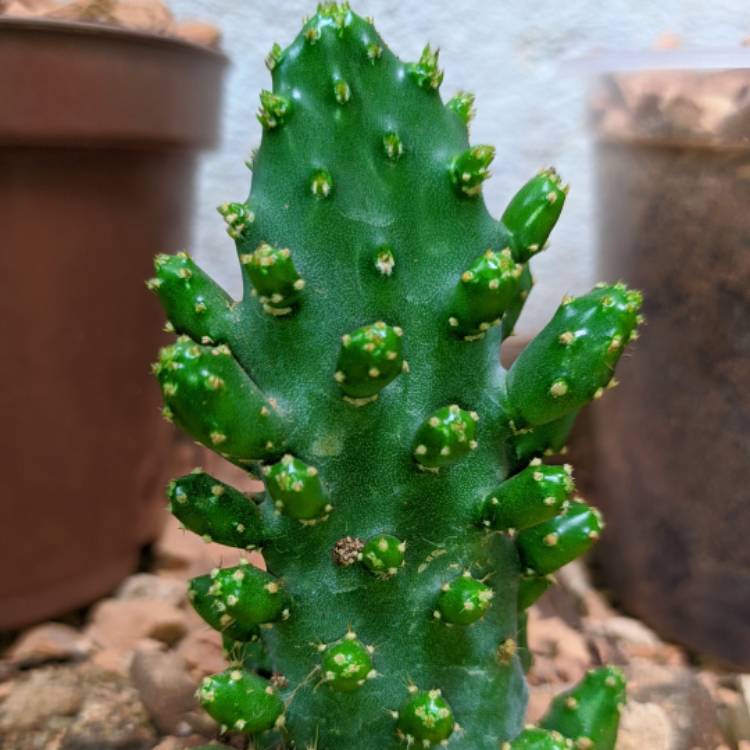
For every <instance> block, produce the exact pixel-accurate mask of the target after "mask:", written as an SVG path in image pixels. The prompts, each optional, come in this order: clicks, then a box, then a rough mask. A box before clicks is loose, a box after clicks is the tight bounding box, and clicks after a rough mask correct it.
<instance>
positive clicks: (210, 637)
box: [177, 624, 227, 684]
mask: <svg viewBox="0 0 750 750" xmlns="http://www.w3.org/2000/svg"><path fill="white" fill-rule="evenodd" d="M177 653H178V654H179V655H180V656H181V657H182V658H183V659H185V663H186V664H187V666H188V669H189V670H190V675H191V677H192V678H193V680H194V681H195V683H196V684H197V683H198V682H200V680H201V679H203V678H204V677H205V676H206V675H209V674H214V673H216V672H221V671H222V670H223V669H226V666H227V664H226V658H225V657H224V649H223V648H222V645H221V635H220V634H219V633H218V632H217V631H215V630H211V629H210V628H208V627H207V626H206V625H205V624H203V626H199V627H197V628H195V629H194V630H191V631H190V632H189V633H188V634H187V635H186V636H185V637H184V638H183V639H182V640H181V641H180V645H179V646H178V647H177Z"/></svg>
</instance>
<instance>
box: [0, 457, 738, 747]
mask: <svg viewBox="0 0 750 750" xmlns="http://www.w3.org/2000/svg"><path fill="white" fill-rule="evenodd" d="M185 459H186V461H187V462H191V461H192V460H193V459H194V456H193V455H192V454H191V452H190V450H188V451H187V454H186V456H185ZM208 460H210V459H206V461H208ZM205 468H207V469H208V470H210V471H212V472H214V473H220V469H219V468H218V467H217V466H214V465H211V466H209V465H206V466H205ZM230 471H231V469H230ZM224 476H225V478H227V479H231V480H234V481H235V483H236V482H237V480H238V479H239V477H238V476H236V475H235V476H234V477H227V476H226V470H224ZM239 554H240V553H238V552H237V551H236V550H232V549H229V548H227V547H220V546H218V545H213V544H205V543H204V542H203V541H201V540H200V539H198V538H197V537H196V536H195V535H193V534H189V533H184V532H182V531H180V530H179V528H178V527H177V525H176V524H175V523H174V522H172V521H168V522H167V525H166V527H165V530H164V533H163V534H162V536H161V538H160V539H159V540H158V542H157V544H156V545H155V547H154V550H153V556H152V559H151V561H150V562H149V563H148V564H147V565H146V566H144V567H145V570H144V572H141V573H138V574H136V575H133V576H131V577H130V578H128V579H127V580H126V581H124V582H123V583H122V585H121V586H120V588H119V589H118V590H117V591H115V592H114V593H113V594H112V596H110V597H108V598H105V599H103V600H101V601H99V602H97V603H96V604H95V605H94V606H93V607H91V608H90V609H89V610H87V611H86V612H84V613H78V614H76V615H72V616H71V617H68V618H64V621H62V622H58V623H45V624H42V625H39V626H36V627H33V628H29V629H27V630H25V631H24V632H22V633H20V634H14V635H13V637H12V638H11V637H8V638H7V639H6V640H5V643H6V644H7V645H6V646H5V648H4V650H3V651H2V654H1V656H0V750H152V748H158V750H182V749H183V748H190V747H195V746H197V745H200V744H203V743H205V742H206V741H207V740H210V739H215V738H217V736H218V735H217V727H216V726H215V724H214V723H213V722H212V721H211V719H209V718H208V717H207V716H206V715H205V714H204V713H203V712H202V711H201V710H200V708H199V707H198V706H197V704H196V702H195V698H194V690H195V686H196V685H197V683H198V681H199V680H200V678H201V677H203V676H204V675H206V674H210V673H212V672H216V671H219V670H221V669H223V668H224V660H223V657H222V652H221V646H220V643H219V638H218V635H217V633H215V632H214V631H212V630H210V629H209V628H208V627H206V625H205V624H204V623H203V622H202V620H200V619H199V618H198V617H197V615H195V614H194V613H193V612H192V610H191V609H190V608H189V606H188V605H187V602H186V598H185V581H186V580H187V579H188V578H190V577H192V576H194V575H198V574H200V573H204V572H206V571H208V570H210V569H211V568H212V567H214V566H216V565H220V564H221V565H231V564H235V563H236V561H237V559H238V557H239ZM253 561H254V562H260V559H259V558H257V557H256V558H254V559H253ZM559 583H560V585H559V586H558V587H557V588H556V589H555V590H553V591H552V592H550V593H548V594H547V595H546V596H545V597H544V598H543V599H542V601H541V602H540V605H539V606H537V607H535V608H534V609H533V611H532V613H531V618H530V640H531V648H532V650H533V652H534V657H535V664H534V667H533V669H532V671H531V673H530V674H529V681H530V683H531V700H530V704H529V715H528V718H529V721H532V722H533V721H535V720H536V719H537V718H539V716H541V714H542V713H543V712H544V710H545V709H546V706H547V704H548V702H549V700H550V698H551V696H552V695H554V694H555V693H557V692H559V691H561V690H563V689H564V688H565V687H566V686H567V685H568V684H569V683H571V682H574V681H576V680H578V679H579V678H580V677H581V676H582V675H583V673H584V672H585V671H586V669H587V668H589V667H591V666H595V665H598V664H601V663H604V662H607V663H614V664H620V665H622V666H623V667H624V669H625V671H626V673H627V675H628V678H629V682H630V688H629V696H630V702H629V704H628V707H627V709H626V711H625V712H624V714H623V724H622V730H621V736H620V741H619V744H618V750H719V749H721V750H750V675H747V676H743V675H731V674H728V673H721V672H718V671H712V670H711V669H709V668H707V667H699V666H696V664H695V663H694V662H693V661H691V660H690V658H689V657H688V655H686V654H685V653H684V652H683V651H682V650H681V649H680V648H678V647H677V646H674V645H671V644H667V643H664V642H663V641H661V640H660V639H659V638H658V636H657V635H656V634H654V633H653V632H652V631H650V630H649V629H648V628H646V627H645V626H644V625H643V624H641V623H640V622H638V621H637V620H633V619H631V618H628V617H625V616H623V615H622V614H621V613H619V612H617V611H616V610H614V609H612V608H611V607H610V605H609V604H608V603H607V599H606V597H605V596H604V595H603V594H602V593H601V592H599V591H597V590H595V589H594V588H592V587H591V585H590V584H589V582H588V577H587V574H586V570H585V568H584V567H583V566H582V565H579V564H574V565H572V566H569V567H568V568H567V569H565V570H564V571H562V573H561V574H560V575H559ZM221 739H222V740H223V741H224V742H225V743H227V745H229V746H230V747H237V748H241V747H244V746H243V745H242V741H241V738H236V737H234V738H233V737H223V738H221Z"/></svg>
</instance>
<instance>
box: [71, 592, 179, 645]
mask: <svg viewBox="0 0 750 750" xmlns="http://www.w3.org/2000/svg"><path fill="white" fill-rule="evenodd" d="M186 630H187V620H186V617H185V614H184V612H182V611H180V610H179V609H177V608H176V607H174V606H173V605H171V604H168V603H167V602H164V601H162V600H160V599H105V600H104V601H102V602H100V603H99V604H98V605H97V606H96V607H95V608H94V611H93V612H92V614H91V620H90V622H89V625H88V627H87V629H86V634H87V635H88V636H89V637H90V638H91V640H92V641H94V643H95V644H97V645H98V646H99V647H101V648H117V649H121V650H123V651H126V650H128V649H132V648H133V647H134V646H135V644H136V643H137V642H138V641H139V640H141V639H142V638H153V639H155V640H157V641H161V642H163V643H166V644H167V645H171V644H173V643H176V642H177V641H179V640H180V638H182V636H184V635H185V632H186Z"/></svg>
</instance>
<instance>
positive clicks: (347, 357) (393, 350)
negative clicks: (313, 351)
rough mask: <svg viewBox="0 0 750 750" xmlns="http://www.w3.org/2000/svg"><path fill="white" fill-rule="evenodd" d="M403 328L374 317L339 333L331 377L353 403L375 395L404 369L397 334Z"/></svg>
mask: <svg viewBox="0 0 750 750" xmlns="http://www.w3.org/2000/svg"><path fill="white" fill-rule="evenodd" d="M403 335H404V332H403V331H402V330H401V328H399V327H398V326H396V327H392V326H389V325H387V324H386V323H384V322H383V321H378V322H377V323H374V324H372V325H368V326H363V327H362V328H358V329H357V330H356V331H353V332H352V333H347V334H344V335H343V336H342V337H341V350H340V353H339V359H338V363H337V365H336V372H335V374H334V378H335V380H336V382H337V383H338V384H339V386H340V387H341V390H342V391H343V392H344V393H345V394H346V395H347V396H348V397H349V398H350V399H352V400H353V401H354V402H355V403H367V402H368V401H369V400H372V399H374V398H376V397H377V395H378V393H379V392H380V391H382V390H383V388H385V387H386V386H387V385H388V383H390V382H391V381H392V380H393V379H394V378H396V377H397V376H398V375H400V374H401V372H402V371H403V369H404V358H403V351H402V343H401V337H402V336H403Z"/></svg>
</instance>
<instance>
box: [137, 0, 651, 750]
mask: <svg viewBox="0 0 750 750" xmlns="http://www.w3.org/2000/svg"><path fill="white" fill-rule="evenodd" d="M266 64H267V66H268V68H269V70H270V71H271V77H272V86H271V88H270V89H269V90H268V91H264V92H262V93H261V95H260V106H259V110H258V119H259V120H260V122H261V124H262V126H263V139H262V142H261V145H260V147H259V149H258V150H257V152H256V153H255V155H254V157H253V160H252V169H253V181H252V187H251V190H250V195H249V196H248V198H247V200H245V201H241V202H229V203H227V204H225V205H223V206H222V207H221V208H220V209H219V211H220V213H221V215H222V217H223V218H224V220H225V222H226V225H227V232H228V234H229V237H230V238H231V241H233V242H234V244H235V246H236V251H237V255H238V260H239V264H240V267H241V269H242V276H243V282H244V294H243V296H242V299H241V300H238V301H235V300H233V299H231V298H230V297H229V295H227V294H226V293H225V292H224V291H223V290H222V289H221V288H220V287H219V286H218V285H217V284H216V283H215V282H214V281H212V280H211V279H210V278H209V277H208V276H207V275H206V274H205V273H204V272H203V271H202V270H201V269H200V268H199V267H198V266H197V265H196V264H195V263H194V262H193V260H192V259H191V258H190V257H189V256H188V255H186V254H184V253H181V254H178V255H176V256H173V257H170V256H163V255H160V256H158V257H157V259H156V274H155V276H154V278H153V279H152V280H151V281H150V282H149V283H148V285H149V287H150V288H151V289H152V290H153V291H154V292H155V293H156V294H157V295H158V297H159V299H160V301H161V302H162V304H163V305H164V308H165V310H166V313H167V316H168V318H169V324H168V328H169V329H170V330H173V331H174V332H175V333H176V334H177V335H178V338H177V340H176V341H175V343H173V344H172V345H170V346H168V347H166V348H165V349H164V350H163V352H162V354H161V357H160V359H159V362H158V363H157V364H156V365H155V368H154V369H155V372H156V375H157V378H158V381H159V384H160V386H161V389H162V392H163V394H164V400H165V404H166V407H165V416H167V417H168V418H170V419H172V420H173V421H174V422H175V423H176V424H178V425H179V426H181V427H182V428H183V429H184V430H186V431H187V432H188V433H189V434H190V435H192V437H193V438H194V439H196V440H198V441H200V442H201V443H203V444H204V445H206V446H208V447H209V448H210V449H213V450H214V451H216V452H218V453H219V454H220V455H221V456H223V457H224V458H226V459H227V460H228V461H230V462H232V463H233V464H235V465H237V466H240V467H244V468H246V469H247V471H249V472H252V473H253V474H254V475H255V476H259V477H261V478H262V480H263V482H264V484H265V492H264V493H263V495H262V496H261V497H258V498H254V499H249V498H247V497H245V496H244V495H242V494H241V493H239V492H237V491H236V490H234V489H233V488H231V487H229V486H228V485H225V484H223V483H222V482H219V481H217V480H215V479H213V478H212V477H210V476H208V475H207V474H204V473H196V474H192V475H188V476H186V477H182V478H180V479H178V480H176V481H175V482H174V483H173V484H172V485H171V486H170V489H169V497H170V504H171V508H172V511H173V512H174V514H175V515H176V516H177V517H178V518H179V519H180V520H181V522H182V523H183V524H184V525H185V526H186V527H187V528H188V529H190V530H192V531H194V532H196V533H198V534H200V535H201V536H203V537H204V538H206V539H212V540H214V541H218V542H220V543H223V544H228V545H231V546H235V547H238V548H240V549H249V548H252V547H259V548H261V549H262V552H263V556H264V558H265V561H266V564H267V566H268V572H264V571H261V570H258V569H256V568H253V567H252V566H250V565H248V564H246V563H245V564H241V565H238V566H236V567H233V568H226V569H219V570H215V571H211V572H208V571H207V572H206V575H203V576H199V577H197V578H195V579H193V581H191V583H190V598H191V601H192V604H193V606H194V608H195V609H196V611H197V612H198V614H199V615H200V616H201V617H202V618H203V619H204V620H205V621H206V622H207V623H208V624H209V625H210V626H211V627H214V628H216V629H217V630H219V631H220V632H222V633H223V634H224V636H225V642H226V646H227V650H228V654H229V658H230V660H231V662H232V664H233V665H234V666H233V667H232V668H230V670H228V671H227V672H224V673H221V674H219V675H215V676H213V677H210V678H208V679H207V680H206V681H205V682H204V684H203V686H202V687H201V688H200V692H199V695H200V699H201V701H202V703H203V705H204V706H205V708H206V710H207V711H208V712H209V713H210V714H211V715H212V716H213V717H214V718H215V719H216V720H217V721H218V722H219V723H220V724H222V725H224V726H225V727H226V728H228V729H229V730H231V731H236V732H240V733H245V734H254V735H255V738H254V739H255V743H256V745H255V746H256V747H257V748H258V750H269V749H270V748H274V749H275V748H279V747H287V748H300V749H301V748H310V747H312V748H316V750H355V748H356V750H388V749H395V748H399V747H403V748H411V747H419V748H430V747H433V746H440V745H443V744H445V745H447V746H448V747H449V748H451V749H452V750H497V748H498V747H501V746H503V747H506V745H503V743H511V742H513V738H514V737H516V736H517V735H518V734H519V732H521V729H522V718H523V713H524V704H525V695H526V688H525V683H524V674H523V666H524V665H523V659H524V653H525V651H524V648H523V643H524V630H525V622H526V618H525V609H526V608H527V607H528V606H529V605H530V604H531V603H532V602H533V601H534V600H535V599H536V598H537V597H538V596H541V595H542V593H543V592H544V591H545V590H546V588H547V587H548V586H550V585H551V583H552V579H551V576H550V574H551V573H552V572H554V571H555V570H556V569H557V568H558V567H560V566H561V565H563V564H565V563H566V562H568V561H569V560H571V559H573V557H575V556H577V555H579V554H581V553H583V552H584V551H585V550H586V549H587V548H588V546H589V545H590V544H592V543H593V542H594V541H595V539H596V536H597V535H598V533H599V530H600V529H601V520H600V519H599V517H598V515H597V514H596V512H595V511H594V510H593V509H591V508H589V507H588V506H587V505H585V504H583V503H582V502H579V501H577V500H576V501H572V500H571V496H572V493H573V483H572V479H571V474H570V469H569V468H568V467H557V466H551V465H546V464H544V463H543V462H542V458H543V457H544V456H545V455H547V454H548V453H549V452H550V451H554V450H556V449H558V448H560V447H561V446H562V445H563V444H564V441H565V438H566V435H567V432H568V430H569V428H570V426H571V424H572V420H573V418H574V416H575V413H576V412H577V411H578V410H579V409H580V408H581V407H582V406H583V405H584V404H585V403H586V402H588V401H589V400H591V399H592V398H595V397H597V396H599V395H601V393H603V391H604V390H605V389H606V388H607V386H608V385H612V383H613V381H612V373H613V369H614V367H615V365H616V364H617V360H618V358H619V357H620V355H621V353H622V350H623V349H624V347H625V346H626V344H627V343H628V342H629V341H631V340H632V339H633V338H634V337H635V328H636V326H637V324H638V322H639V320H640V318H639V313H638V308H639V306H640V296H639V295H638V294H637V293H635V292H632V291H629V290H628V289H626V288H625V287H624V286H622V285H619V284H618V285H614V286H610V287H601V288H597V289H595V290H594V291H593V292H591V293H590V294H588V295H584V296H582V297H579V298H578V299H577V300H566V302H565V304H564V305H563V306H562V307H561V309H560V310H559V311H558V313H557V314H556V315H555V317H554V319H553V320H552V322H551V323H550V324H549V325H548V326H547V328H545V329H544V331H542V333H541V334H540V335H539V336H538V337H537V338H536V339H535V340H534V341H533V342H532V343H531V344H530V345H529V347H528V348H527V350H526V351H525V352H524V353H523V354H522V355H521V357H520V358H519V359H518V360H517V362H516V364H515V365H514V366H513V367H512V369H511V370H510V372H509V373H507V374H506V373H505V371H504V370H503V369H502V368H501V367H500V364H499V360H498V347H499V344H500V342H501V340H502V338H504V337H507V336H508V335H509V334H510V332H511V331H512V329H513V327H514V325H515V322H516V320H517V318H518V316H519V314H520V312H521V310H522V308H523V305H524V302H525V300H526V297H527V295H528V293H529V290H530V289H531V285H532V279H531V272H530V269H529V265H528V262H529V259H530V258H531V257H532V256H533V255H534V253H536V252H537V251H538V250H541V248H542V247H543V246H544V245H545V244H546V241H547V237H548V235H549V234H550V232H551V230H552V227H553V226H554V224H555V222H556V221H557V218H558V216H559V215H560V211H561V209H562V207H563V203H564V201H565V197H566V193H567V189H566V188H564V187H563V186H562V184H561V182H560V180H559V178H558V177H557V175H556V174H555V173H554V171H552V170H546V171H544V172H542V173H540V174H539V175H537V176H536V177H534V178H533V179H532V180H531V181H530V182H529V183H527V184H526V185H525V186H524V187H523V188H522V189H521V191H520V192H519V194H518V195H517V196H516V197H515V198H513V199H512V200H511V202H510V204H509V206H508V208H507V210H506V211H505V214H504V215H503V219H502V220H500V221H498V220H497V219H495V218H493V216H492V215H491V214H490V212H489V211H488V209H487V207H486V206H485V203H484V200H483V197H482V194H481V190H482V185H483V183H484V182H485V180H486V179H487V178H488V176H489V166H490V162H491V161H492V157H493V156H494V150H493V149H492V148H491V147H488V146H476V145H472V144H471V143H470V140H469V133H468V129H467V125H468V123H469V121H470V119H471V117H472V114H473V107H474V98H473V96H472V95H470V94H468V93H465V92H460V93H458V94H457V95H456V96H455V97H453V98H452V99H450V100H449V101H448V102H447V104H446V103H444V102H443V100H442V98H441V95H440V92H439V88H440V85H441V82H442V79H443V73H442V70H441V68H440V66H439V64H438V52H437V50H435V49H433V48H431V47H429V46H428V47H426V48H425V50H424V52H423V53H422V55H421V57H420V59H419V60H417V61H416V62H411V63H405V62H402V61H401V60H399V59H398V58H397V57H396V56H395V55H394V54H393V53H392V52H391V51H390V50H389V49H388V48H387V46H386V45H385V43H384V42H383V40H382V39H381V38H380V36H379V35H378V33H377V31H376V29H375V27H374V26H373V24H372V22H371V21H369V20H366V19H363V18H361V17H359V16H357V15H356V14H355V13H353V12H352V11H351V10H350V8H349V7H348V5H346V4H338V3H323V4H321V5H320V6H319V7H318V11H317V13H315V15H313V16H312V17H310V18H309V19H307V20H306V21H305V22H304V25H303V28H302V30H301V32H300V34H299V35H298V36H297V38H296V39H295V40H294V41H293V42H292V43H291V44H290V45H289V46H288V47H285V48H283V47H281V46H279V45H275V46H274V47H273V49H272V50H271V53H270V54H269V55H268V57H267V58H266ZM266 670H267V671H269V672H273V673H274V675H275V677H274V680H273V684H271V683H270V682H266V681H265V680H264V679H263V677H262V676H261V675H260V674H258V672H264V673H265V672H266ZM602 689H603V688H602ZM587 695H588V693H587ZM584 698H585V696H583V695H582V696H581V701H580V703H581V706H584V705H588V703H587V700H588V698H586V700H584ZM587 716H589V713H585V714H581V716H580V717H579V720H578V723H575V722H573V721H572V719H571V720H568V723H564V722H562V721H560V722H558V717H557V716H556V715H555V716H553V717H552V718H551V719H550V722H551V724H555V726H554V727H553V728H555V729H557V726H556V725H557V723H561V727H560V728H559V731H560V732H561V733H562V734H563V735H565V733H566V732H567V731H570V732H571V734H576V733H577V732H578V733H579V734H580V733H581V732H584V733H585V732H591V733H592V735H593V733H594V729H592V728H591V724H590V722H588V719H587V718H586V717H587ZM587 722H588V723H587ZM563 724H564V726H563ZM608 727H611V725H610V724H608ZM609 731H610V729H607V732H609ZM577 736H578V735H577ZM586 736H588V735H586ZM592 739H594V741H598V740H597V739H596V737H593V736H592ZM561 742H562V740H560V739H558V735H555V734H553V733H551V732H548V731H541V730H540V731H539V732H536V733H535V734H534V733H532V734H529V733H525V734H524V735H521V737H520V738H519V739H518V740H517V741H516V744H511V745H508V746H509V747H513V748H518V750H520V748H524V750H531V748H535V750H558V748H559V747H564V746H565V743H564V742H563V744H562V745H561V744H560V743H561ZM519 743H520V744H519ZM524 743H525V744H524ZM534 743H536V744H534ZM545 743H546V744H545Z"/></svg>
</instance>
